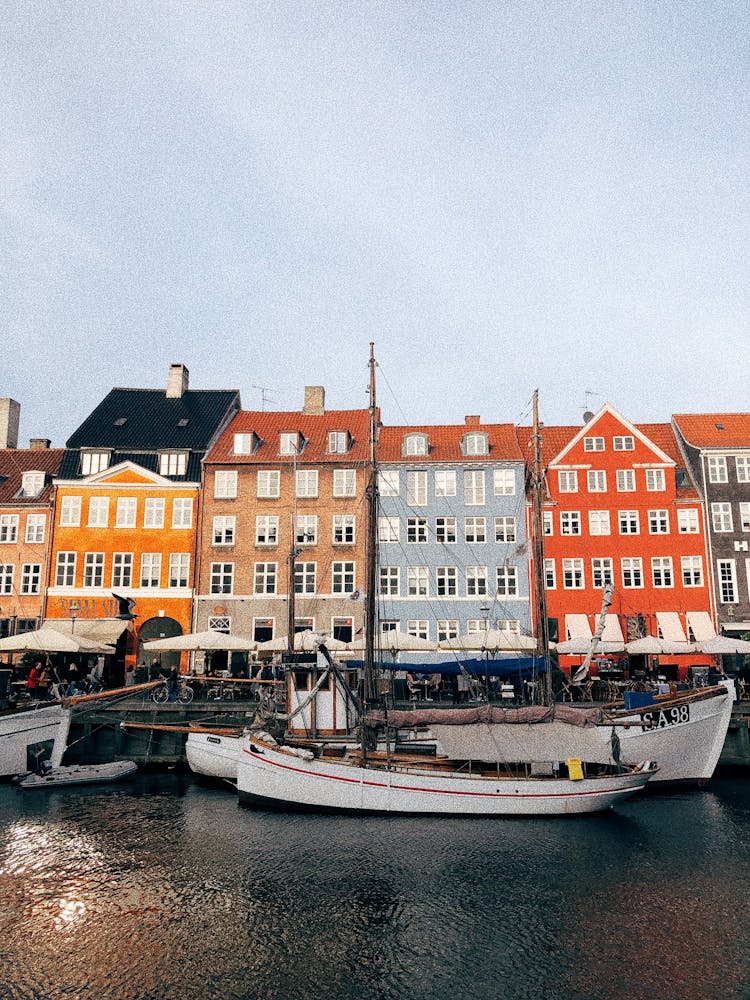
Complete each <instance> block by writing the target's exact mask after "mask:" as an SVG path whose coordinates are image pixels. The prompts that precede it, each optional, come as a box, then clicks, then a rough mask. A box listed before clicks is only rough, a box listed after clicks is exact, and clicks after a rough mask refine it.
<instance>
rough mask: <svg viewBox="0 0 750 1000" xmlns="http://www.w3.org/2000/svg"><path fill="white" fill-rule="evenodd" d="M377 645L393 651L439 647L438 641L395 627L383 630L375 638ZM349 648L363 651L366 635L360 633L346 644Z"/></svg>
mask: <svg viewBox="0 0 750 1000" xmlns="http://www.w3.org/2000/svg"><path fill="white" fill-rule="evenodd" d="M375 646H376V648H378V649H387V650H390V651H393V652H398V651H403V652H411V653H416V652H431V651H433V650H435V649H437V648H438V646H437V643H436V642H432V641H431V640H430V639H423V638H422V637H421V636H419V635H410V634H409V633H408V632H401V631H399V630H398V629H393V630H392V631H390V632H381V634H380V635H378V636H377V637H376V638H375ZM346 648H347V649H351V650H355V651H357V652H362V651H363V650H364V648H365V637H364V635H358V636H356V637H355V638H354V639H352V641H351V642H348V643H347V644H346Z"/></svg>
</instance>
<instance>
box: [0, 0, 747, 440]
mask: <svg viewBox="0 0 750 1000" xmlns="http://www.w3.org/2000/svg"><path fill="white" fill-rule="evenodd" d="M749 22H750V7H748V4H747V3H746V2H744V0H743V2H738V3H731V2H721V0H706V2H702V3H694V2H690V0H679V2H677V0H675V2H672V3H665V2H661V3H660V2H655V0H654V2H648V3H638V2H603V3H595V2H590V3H564V2H557V3H541V2H537V3H535V2H533V0H526V2H518V3H514V2H509V0H499V2H498V0H487V2H484V3H463V2H460V0H444V2H440V0H421V2H418V0H413V2H410V3H406V2H395V0H394V2H375V0H369V2H356V0H341V2H322V0H317V2H313V0H293V2H289V3H287V2H284V0H270V2H267V3H266V2H260V0H243V2H241V3H232V2H223V3H222V2H218V0H210V2H204V3H191V2H187V0H184V2H179V3H168V2H160V0H148V2H143V3H140V2H128V0H124V2H123V0H118V2H109V3H107V2H96V3H95V2H84V0H79V2H75V3H70V2H67V0H66V2H54V0H10V2H8V3H6V4H4V5H3V30H2V34H1V35H0V52H1V54H2V58H1V59H0V72H1V73H2V77H1V82H2V86H1V87H0V120H2V122H3V127H2V130H1V131H0V151H1V152H0V171H1V173H0V199H1V201H0V205H1V211H2V218H1V220H0V222H1V228H2V237H1V242H0V247H2V263H1V266H0V291H1V293H2V310H1V312H0V316H1V317H2V319H1V322H2V328H3V336H2V339H3V341H4V350H3V352H2V353H3V364H2V368H0V371H1V372H2V379H1V380H0V396H11V397H13V398H14V399H16V400H18V401H19V402H20V403H21V433H20V439H19V443H20V444H21V445H24V446H25V445H27V444H28V438H29V437H37V436H44V437H50V438H52V440H53V444H54V445H62V444H64V442H65V439H66V438H67V437H68V436H69V435H70V434H72V432H73V431H74V430H75V428H76V427H77V426H78V425H79V424H80V423H81V422H82V421H83V420H84V419H85V417H86V416H87V415H88V413H90V411H91V410H92V409H93V407H94V406H95V405H96V404H97V403H98V402H99V401H100V400H101V399H102V398H103V397H104V395H105V394H106V393H107V392H108V391H109V389H110V388H112V387H113V386H132V387H144V388H161V387H164V386H165V384H166V373H167V368H168V366H169V364H170V363H172V362H184V363H185V364H186V365H187V366H188V368H189V369H190V384H191V388H207V389H208V388H210V389H220V388H238V389H240V391H241V394H242V403H243V406H244V408H245V409H261V408H262V406H263V405H265V408H266V409H298V408H299V407H300V406H301V404H302V398H303V387H304V386H305V385H313V384H322V385H324V386H325V387H326V402H327V406H328V407H329V408H331V409H341V408H352V407H359V406H366V405H367V395H366V391H365V390H366V386H367V359H368V352H369V346H368V345H369V342H370V341H371V340H372V341H374V342H375V350H376V355H377V359H378V362H379V366H380V367H379V380H378V402H379V403H380V405H381V408H382V411H383V419H384V420H385V421H386V422H388V423H441V422H446V423H458V422H462V421H463V418H464V416H465V415H466V414H469V413H472V414H473V413H477V414H481V416H482V418H483V420H486V421H497V422H504V421H513V422H528V421H529V414H530V410H529V403H530V399H531V396H532V393H533V390H534V389H535V388H538V389H539V391H540V413H541V417H542V419H543V420H544V421H545V422H547V423H578V422H580V420H581V418H582V414H583V411H584V409H585V408H587V407H588V408H589V409H592V410H596V409H598V408H599V406H601V405H602V404H603V403H605V402H610V403H612V404H613V405H614V406H615V407H617V408H618V409H619V410H620V411H621V412H622V413H623V414H624V415H625V416H626V417H628V418H629V419H632V420H634V421H661V420H668V419H669V417H670V415H671V414H672V413H673V412H685V411H688V412H701V411H722V410H748V409H750V399H749V398H748V381H749V379H748V372H749V366H748V353H749V351H750V337H749V336H748V317H749V316H750V281H748V235H749V232H750V227H749V225H748V223H749V222H750V212H749V211H748V209H749V207H750V206H749V204H748V202H749V198H748V191H749V187H748V171H749V169H750V166H749V165H750V149H749V148H748V145H749V143H748V110H749V108H748V103H749V97H748V95H749V94H750V86H749V74H748V70H749V68H750V58H749V57H750V51H749V49H750V41H749V40H750V23H749Z"/></svg>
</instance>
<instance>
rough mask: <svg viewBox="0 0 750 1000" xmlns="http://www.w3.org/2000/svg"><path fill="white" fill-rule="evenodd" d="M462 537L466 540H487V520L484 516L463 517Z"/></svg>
mask: <svg viewBox="0 0 750 1000" xmlns="http://www.w3.org/2000/svg"><path fill="white" fill-rule="evenodd" d="M464 537H465V539H466V541H467V542H486V541H487V520H486V518H484V517H466V518H464Z"/></svg>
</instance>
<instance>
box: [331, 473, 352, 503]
mask: <svg viewBox="0 0 750 1000" xmlns="http://www.w3.org/2000/svg"><path fill="white" fill-rule="evenodd" d="M333 495H334V496H335V497H353V496H356V495H357V470H356V469H334V470H333Z"/></svg>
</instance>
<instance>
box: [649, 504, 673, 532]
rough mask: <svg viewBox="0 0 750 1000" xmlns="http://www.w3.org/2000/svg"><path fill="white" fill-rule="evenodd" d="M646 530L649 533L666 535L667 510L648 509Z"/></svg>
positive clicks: (667, 527) (667, 525) (667, 526)
mask: <svg viewBox="0 0 750 1000" xmlns="http://www.w3.org/2000/svg"><path fill="white" fill-rule="evenodd" d="M648 531H649V534H650V535H668V534H669V511H667V510H650V511H649V512H648Z"/></svg>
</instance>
